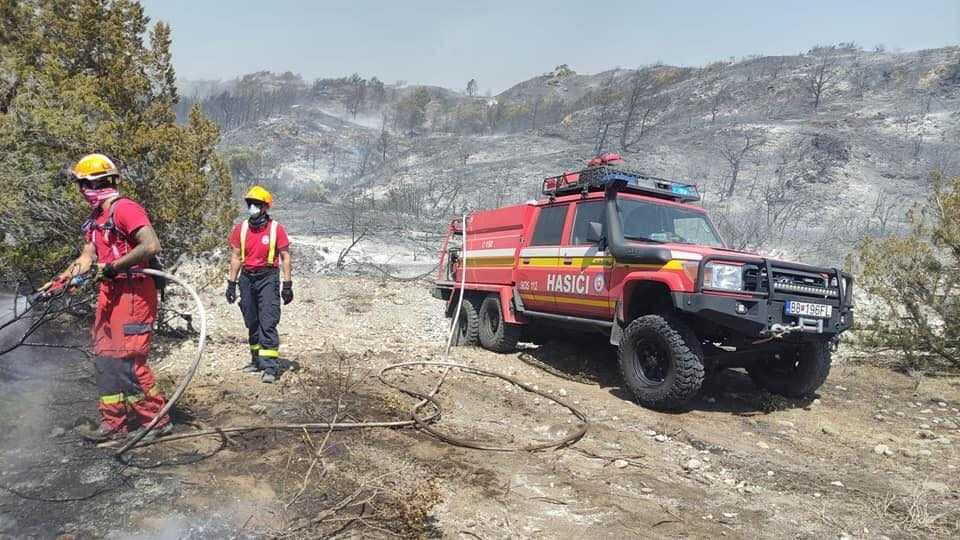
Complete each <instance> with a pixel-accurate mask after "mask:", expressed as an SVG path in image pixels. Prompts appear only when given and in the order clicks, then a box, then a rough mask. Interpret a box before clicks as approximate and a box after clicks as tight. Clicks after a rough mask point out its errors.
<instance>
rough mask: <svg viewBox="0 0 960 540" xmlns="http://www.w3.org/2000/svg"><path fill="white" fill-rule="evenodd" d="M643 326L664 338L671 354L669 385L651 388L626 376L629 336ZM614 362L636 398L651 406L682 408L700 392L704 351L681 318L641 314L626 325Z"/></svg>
mask: <svg viewBox="0 0 960 540" xmlns="http://www.w3.org/2000/svg"><path fill="white" fill-rule="evenodd" d="M646 329H649V330H651V331H653V332H656V333H657V334H659V335H661V336H663V337H665V339H666V341H667V347H668V348H669V349H670V351H671V353H672V354H673V358H674V362H673V366H674V377H673V381H672V384H670V385H669V386H668V387H662V388H656V389H651V388H646V387H638V386H635V385H633V384H631V381H632V377H631V376H630V375H628V373H629V371H628V370H632V369H633V365H632V364H633V362H634V352H633V347H632V343H633V337H632V336H633V335H634V334H635V333H637V332H640V331H642V330H646ZM625 344H627V346H626V347H625V346H624V345H625ZM617 363H618V364H619V367H620V376H621V378H622V380H623V381H624V383H626V385H627V386H628V388H630V391H631V392H632V393H633V395H634V396H635V397H636V398H637V401H638V402H639V403H640V404H641V405H643V406H645V407H649V408H652V409H661V410H673V409H679V408H682V407H684V406H685V405H686V404H688V403H689V402H690V400H691V399H693V398H694V397H696V395H697V394H698V393H699V392H700V388H701V387H702V386H703V382H704V378H705V368H704V363H703V351H701V349H700V342H699V341H698V340H697V337H696V334H694V333H693V331H692V330H690V328H689V327H687V325H686V324H684V323H683V322H682V321H680V320H679V319H677V318H675V317H672V316H669V315H644V316H643V317H638V318H636V319H634V320H633V321H632V322H631V323H630V324H629V325H627V327H626V328H625V329H624V330H623V338H622V339H621V340H620V347H619V348H618V349H617ZM664 382H666V381H664Z"/></svg>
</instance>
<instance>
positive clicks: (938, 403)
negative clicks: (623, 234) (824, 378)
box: [467, 231, 947, 409]
mask: <svg viewBox="0 0 960 540" xmlns="http://www.w3.org/2000/svg"><path fill="white" fill-rule="evenodd" d="M467 232H470V231H467ZM937 407H940V408H941V409H946V408H947V404H946V403H944V402H943V401H939V402H937Z"/></svg>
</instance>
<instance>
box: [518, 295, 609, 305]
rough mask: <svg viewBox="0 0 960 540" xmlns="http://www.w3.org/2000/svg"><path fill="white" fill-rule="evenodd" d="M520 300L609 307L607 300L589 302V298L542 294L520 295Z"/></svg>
mask: <svg viewBox="0 0 960 540" xmlns="http://www.w3.org/2000/svg"><path fill="white" fill-rule="evenodd" d="M520 298H522V299H524V300H534V301H540V302H550V301H555V302H559V303H561V304H575V305H578V306H593V307H609V306H610V302H609V301H608V300H591V299H589V298H571V297H569V296H543V295H542V294H527V293H520Z"/></svg>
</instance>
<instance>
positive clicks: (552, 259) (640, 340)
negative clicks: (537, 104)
mask: <svg viewBox="0 0 960 540" xmlns="http://www.w3.org/2000/svg"><path fill="white" fill-rule="evenodd" d="M542 191H543V195H544V198H542V199H541V200H539V201H536V202H529V203H527V204H521V205H516V206H508V207H504V208H499V209H495V210H488V211H480V212H475V213H472V214H470V215H469V216H468V217H467V218H466V222H467V225H466V243H465V244H464V242H463V239H464V234H463V233H464V231H463V226H462V225H461V220H460V219H457V220H453V221H452V222H451V223H450V226H449V230H448V234H447V236H446V239H445V241H444V244H443V247H442V249H441V253H440V266H439V270H438V275H437V278H436V281H435V288H434V291H433V294H434V296H435V297H437V298H441V299H443V300H446V301H447V311H446V314H447V316H448V317H452V316H453V315H454V311H455V310H456V306H457V305H458V299H459V288H460V286H461V285H460V284H461V279H462V278H465V286H464V293H465V294H464V298H463V302H462V307H461V310H460V316H459V317H458V328H457V331H456V339H457V343H459V344H461V345H473V344H476V343H478V342H479V344H480V345H481V346H483V347H484V348H486V349H489V350H491V351H497V352H509V351H512V350H513V349H514V348H515V346H516V345H517V342H518V340H520V338H521V334H522V332H523V329H524V327H525V326H526V325H528V323H531V322H537V323H540V324H538V326H541V327H542V326H543V324H542V323H546V324H547V326H548V327H551V328H554V329H556V330H557V331H558V332H562V331H563V329H564V328H569V326H570V325H575V326H579V327H583V328H591V329H595V330H600V331H602V332H606V333H608V334H609V337H610V343H611V344H612V345H614V346H616V347H617V348H618V361H619V365H620V371H621V374H622V377H623V382H624V383H625V384H626V386H627V387H628V388H629V389H630V390H631V391H632V392H633V394H634V395H635V396H636V398H637V400H638V401H639V402H640V403H641V404H643V405H645V406H648V407H652V408H661V409H673V408H679V407H683V406H684V405H685V404H686V403H688V402H689V401H690V400H691V399H692V398H693V397H695V396H696V395H697V393H698V392H699V391H700V388H701V386H702V384H703V382H704V380H705V378H707V377H709V376H711V375H712V374H713V373H716V372H717V371H718V370H720V369H723V368H728V367H742V368H746V370H747V371H748V373H749V374H750V376H751V378H752V379H753V380H754V382H755V383H756V384H758V385H759V386H761V387H763V388H766V389H767V390H769V391H771V392H773V393H777V394H781V395H786V396H791V397H801V396H804V395H808V394H810V393H812V392H813V391H814V390H816V389H817V388H819V387H820V385H821V384H823V382H824V381H825V380H826V378H827V374H828V372H829V370H830V354H831V350H832V342H835V341H836V340H837V338H838V336H839V335H840V333H842V332H844V331H845V330H847V329H848V328H850V326H851V325H852V323H853V302H852V299H853V294H852V285H853V279H852V277H851V276H850V275H849V274H847V273H844V272H842V271H841V270H839V269H837V268H818V267H814V266H808V265H804V264H797V263H790V262H784V261H779V260H772V259H769V258H765V257H763V256H760V255H756V254H752V253H745V252H740V251H735V250H732V249H727V248H726V247H725V245H724V243H723V240H722V239H721V238H720V235H719V234H718V233H717V230H716V228H715V227H714V226H713V224H712V223H711V221H710V219H709V217H708V216H707V213H706V211H705V210H704V209H703V208H701V207H699V206H697V205H694V204H692V203H694V202H696V201H698V200H699V199H700V196H699V193H698V191H697V188H696V187H695V186H694V185H690V184H685V183H680V182H674V181H670V180H664V179H662V178H655V177H652V176H648V175H645V174H642V173H638V172H633V171H630V170H626V169H624V168H623V167H622V161H621V160H620V159H619V156H616V155H615V154H613V155H604V156H602V157H600V158H595V159H594V160H591V162H590V164H589V166H588V167H587V168H586V169H584V170H581V171H579V172H572V173H564V174H561V175H559V176H554V177H551V178H547V179H545V180H544V181H543V189H542ZM463 272H465V273H466V275H463V274H462V273H463Z"/></svg>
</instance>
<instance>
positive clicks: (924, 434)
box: [917, 429, 937, 439]
mask: <svg viewBox="0 0 960 540" xmlns="http://www.w3.org/2000/svg"><path fill="white" fill-rule="evenodd" d="M917 437H920V438H921V439H936V438H937V434H936V433H934V432H932V431H930V430H929V429H921V430H919V431H917Z"/></svg>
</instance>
